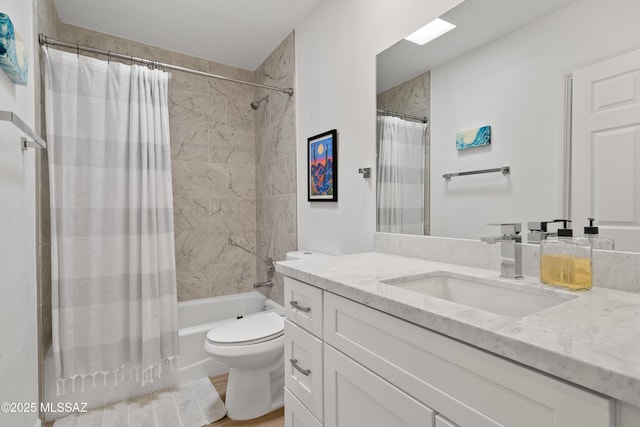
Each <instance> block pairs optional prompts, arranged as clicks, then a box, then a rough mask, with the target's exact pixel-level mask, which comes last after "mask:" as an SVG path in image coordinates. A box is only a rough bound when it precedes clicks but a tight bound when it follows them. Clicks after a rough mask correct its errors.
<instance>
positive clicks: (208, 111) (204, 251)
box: [59, 24, 256, 301]
mask: <svg viewBox="0 0 640 427" xmlns="http://www.w3.org/2000/svg"><path fill="white" fill-rule="evenodd" d="M59 38H60V39H62V40H64V41H68V42H70V43H78V44H81V45H86V46H91V47H96V48H99V49H104V50H111V51H114V52H119V53H125V54H127V55H131V56H135V57H143V58H148V59H152V60H155V61H161V62H167V63H172V64H176V65H180V66H183V67H188V68H193V69H196V70H200V71H204V72H209V73H213V74H219V75H224V76H229V77H234V78H238V79H242V80H248V81H253V80H254V73H253V72H252V71H247V70H243V69H238V68H234V67H230V66H227V65H224V64H219V63H215V62H210V61H207V60H205V59H202V58H196V57H192V56H188V55H184V54H181V53H178V52H173V51H168V50H164V49H160V48H157V47H154V46H149V45H144V44H141V43H137V42H133V41H130V40H125V39H121V38H117V37H113V36H109V35H106V34H102V33H98V32H94V31H90V30H86V29H84V28H78V27H74V26H70V25H66V24H62V25H61V26H60V31H59ZM125 62H126V61H125ZM171 74H172V78H171V80H170V82H169V114H170V127H171V153H172V173H173V194H174V224H175V243H176V268H177V278H178V299H179V300H181V301H184V300H191V299H197V298H206V297H210V296H219V295H226V294H233V293H237V292H244V291H249V290H251V289H252V286H253V283H255V281H256V189H255V183H256V180H255V120H254V112H253V110H252V109H251V108H250V107H249V104H250V103H251V101H252V100H253V99H254V89H253V87H251V86H245V85H240V84H236V83H231V82H225V81H221V80H214V79H207V78H204V77H200V76H195V75H191V74H186V73H181V72H178V71H171Z"/></svg>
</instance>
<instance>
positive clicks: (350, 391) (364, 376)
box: [324, 344, 435, 427]
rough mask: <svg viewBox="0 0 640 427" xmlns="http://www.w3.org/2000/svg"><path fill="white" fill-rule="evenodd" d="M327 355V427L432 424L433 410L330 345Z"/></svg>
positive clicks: (429, 426) (420, 426)
mask: <svg viewBox="0 0 640 427" xmlns="http://www.w3.org/2000/svg"><path fill="white" fill-rule="evenodd" d="M324 354H325V365H324V366H325V377H324V378H325V379H324V381H325V420H324V422H325V426H326V427H354V426H367V427H390V426H393V427H403V426H406V427H433V425H434V415H435V414H434V412H433V411H431V409H429V408H427V407H426V406H424V405H423V404H421V403H420V402H418V401H417V400H415V399H414V398H412V397H411V396H409V395H408V394H406V393H404V392H403V391H402V390H400V389H399V388H397V387H395V386H393V385H391V384H390V383H388V382H387V381H385V380H383V379H382V378H380V377H379V376H377V375H375V374H374V373H373V372H371V371H369V370H368V369H366V368H364V367H363V366H362V365H360V364H358V363H357V362H355V361H353V360H352V359H350V358H348V357H347V356H345V355H343V354H342V353H340V352H339V351H337V350H335V349H334V348H332V347H331V346H328V345H326V344H325V345H324Z"/></svg>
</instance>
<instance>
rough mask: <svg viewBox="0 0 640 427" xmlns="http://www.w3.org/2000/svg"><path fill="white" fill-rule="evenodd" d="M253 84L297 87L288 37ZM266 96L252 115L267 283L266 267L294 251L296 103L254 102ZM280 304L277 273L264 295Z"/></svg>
mask: <svg viewBox="0 0 640 427" xmlns="http://www.w3.org/2000/svg"><path fill="white" fill-rule="evenodd" d="M255 78H256V82H258V83H262V84H267V85H272V86H279V87H294V86H295V47H294V34H293V33H291V34H289V36H287V38H285V39H284V40H283V41H282V43H280V45H279V46H278V47H277V48H276V49H275V50H274V51H273V52H272V53H271V55H269V57H268V58H267V59H266V60H265V61H264V62H263V63H262V64H261V65H260V66H259V67H258V68H257V69H256V71H255ZM265 95H269V101H268V102H263V103H262V104H261V105H260V108H258V110H257V111H256V196H257V199H256V200H257V216H256V219H257V224H256V226H257V233H256V242H257V272H258V279H259V280H261V281H262V280H266V278H267V271H266V264H265V261H266V259H267V258H269V257H271V258H273V260H274V261H281V260H284V259H285V257H286V253H287V252H289V251H293V250H296V248H297V222H296V221H297V220H296V130H295V97H291V96H289V95H287V94H285V93H280V92H273V91H266V90H264V89H256V90H255V98H256V99H260V98H262V97H263V96H265ZM265 293H266V294H267V295H268V296H269V297H270V298H272V299H273V300H274V301H277V302H279V303H280V304H282V303H283V296H284V283H283V278H282V275H281V274H280V273H276V280H275V285H274V287H273V288H272V289H270V290H267V291H266V292H265Z"/></svg>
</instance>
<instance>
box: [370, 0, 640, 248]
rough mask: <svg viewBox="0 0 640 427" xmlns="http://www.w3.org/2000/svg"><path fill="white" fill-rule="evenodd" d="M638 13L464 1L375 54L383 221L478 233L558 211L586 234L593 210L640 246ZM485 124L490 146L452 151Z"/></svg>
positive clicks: (589, 4) (583, 0) (579, 4)
mask: <svg viewBox="0 0 640 427" xmlns="http://www.w3.org/2000/svg"><path fill="white" fill-rule="evenodd" d="M638 16H640V1H638V0H609V1H606V2H605V1H602V0H537V1H528V0H466V1H464V2H463V3H461V4H460V5H459V6H457V7H456V8H454V9H452V10H450V11H449V12H447V13H446V14H444V15H442V16H441V17H440V18H441V19H442V20H444V21H446V22H448V23H451V24H453V25H455V26H456V27H455V28H454V29H453V30H450V31H448V32H446V33H445V34H443V35H441V36H440V37H437V38H435V39H434V40H432V41H430V42H428V43H426V44H424V45H419V44H416V43H413V42H411V41H408V40H404V39H403V40H400V41H399V42H397V43H396V44H395V45H393V46H391V47H390V48H388V49H387V50H385V51H383V52H381V53H380V54H379V55H378V56H377V108H378V133H377V134H378V138H377V153H378V165H377V174H376V175H377V178H376V180H377V218H378V231H388V232H396V233H410V234H428V235H434V236H444V237H460V238H471V239H477V238H480V237H481V236H485V235H493V234H495V233H496V231H497V229H495V228H493V227H491V226H488V224H489V223H504V222H520V223H522V224H523V231H522V234H523V235H526V234H527V223H528V222H529V221H546V220H552V219H557V218H562V217H566V218H570V219H572V220H573V229H574V234H575V235H581V234H582V233H583V227H584V226H585V225H587V221H586V218H587V217H591V216H593V217H595V218H596V223H597V224H598V225H599V226H600V234H601V235H602V236H603V237H612V238H614V239H615V240H616V249H619V250H627V251H640V62H638V61H640V53H638V52H639V51H637V50H638V49H640V25H638V23H637V17H638ZM423 118H426V121H427V123H424V121H425V120H423ZM485 126H490V143H489V144H485V145H479V146H475V147H470V148H465V149H458V148H457V146H456V143H457V142H458V144H459V143H460V140H461V138H462V141H463V142H464V143H465V144H467V143H469V142H471V141H473V139H474V138H473V135H474V133H467V134H464V133H463V132H464V131H467V130H473V129H481V128H483V127H485ZM483 132H484V133H483ZM485 133H486V131H480V133H478V135H477V141H478V142H486V139H487V138H486V136H487V135H486V134H485ZM483 136H484V138H482V137H483ZM457 139H458V141H457ZM471 145H474V144H471ZM504 167H508V168H509V172H508V173H507V172H506V171H505V170H504V169H503V168H504ZM485 170H496V172H493V173H477V174H473V173H472V174H468V175H464V174H463V175H458V176H453V177H452V178H450V179H446V178H444V177H443V175H445V174H450V173H453V174H455V173H459V172H463V173H464V172H474V171H485ZM525 241H526V239H525Z"/></svg>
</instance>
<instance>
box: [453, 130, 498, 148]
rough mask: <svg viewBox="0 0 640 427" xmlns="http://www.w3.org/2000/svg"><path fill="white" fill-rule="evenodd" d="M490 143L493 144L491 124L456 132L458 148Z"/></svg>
mask: <svg viewBox="0 0 640 427" xmlns="http://www.w3.org/2000/svg"><path fill="white" fill-rule="evenodd" d="M489 144H491V126H482V127H480V128H476V129H469V130H465V131H462V132H458V133H457V134H456V148H457V149H458V150H466V149H467V148H475V147H482V146H483V145H489Z"/></svg>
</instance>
